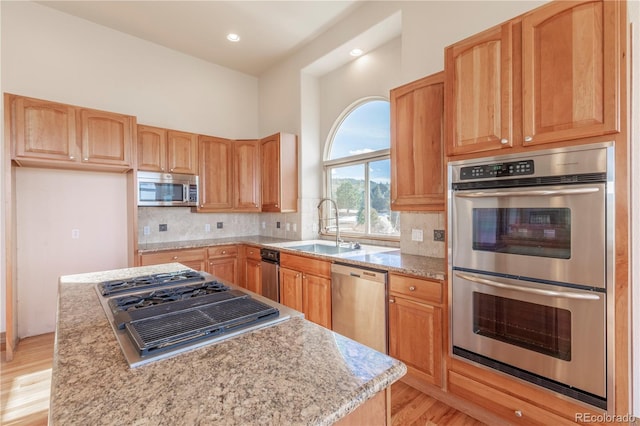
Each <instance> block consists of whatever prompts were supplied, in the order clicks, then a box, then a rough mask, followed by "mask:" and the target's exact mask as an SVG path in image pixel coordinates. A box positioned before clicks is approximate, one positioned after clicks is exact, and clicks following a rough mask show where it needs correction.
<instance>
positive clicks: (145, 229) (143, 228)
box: [142, 226, 151, 235]
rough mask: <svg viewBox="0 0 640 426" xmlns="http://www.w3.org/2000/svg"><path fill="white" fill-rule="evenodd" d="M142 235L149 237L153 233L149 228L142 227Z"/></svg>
mask: <svg viewBox="0 0 640 426" xmlns="http://www.w3.org/2000/svg"><path fill="white" fill-rule="evenodd" d="M142 233H143V234H144V235H149V234H150V233H151V228H149V227H148V226H144V227H142Z"/></svg>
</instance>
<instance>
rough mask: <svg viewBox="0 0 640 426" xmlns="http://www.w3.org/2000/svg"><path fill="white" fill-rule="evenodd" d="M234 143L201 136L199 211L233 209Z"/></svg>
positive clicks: (228, 140)
mask: <svg viewBox="0 0 640 426" xmlns="http://www.w3.org/2000/svg"><path fill="white" fill-rule="evenodd" d="M232 143H233V142H232V141H231V140H230V139H223V138H216V137H213V136H200V140H199V153H198V156H199V164H200V165H199V176H200V182H199V187H200V204H199V206H198V211H203V212H206V211H219V210H231V209H232V208H233V185H232V183H233V182H232V180H233V169H232V154H231V150H232V149H233V148H232Z"/></svg>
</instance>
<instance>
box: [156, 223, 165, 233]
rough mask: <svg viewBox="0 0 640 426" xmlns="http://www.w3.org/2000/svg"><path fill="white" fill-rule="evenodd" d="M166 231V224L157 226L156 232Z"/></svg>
mask: <svg viewBox="0 0 640 426" xmlns="http://www.w3.org/2000/svg"><path fill="white" fill-rule="evenodd" d="M166 230H167V224H166V223H161V224H160V225H158V231H160V232H164V231H166Z"/></svg>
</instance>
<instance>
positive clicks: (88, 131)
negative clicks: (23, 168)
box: [5, 95, 136, 171]
mask: <svg viewBox="0 0 640 426" xmlns="http://www.w3.org/2000/svg"><path fill="white" fill-rule="evenodd" d="M5 99H6V100H7V101H6V103H7V105H9V106H8V108H10V114H11V124H10V126H11V129H10V130H11V137H12V145H13V151H12V152H13V160H15V161H16V163H18V164H20V165H33V166H45V167H57V168H75V169H96V170H113V171H124V170H128V169H130V168H131V167H132V163H133V158H134V155H133V153H134V151H135V146H134V143H133V135H134V134H135V125H136V119H135V117H133V116H129V115H123V114H116V113H112V112H106V111H98V110H93V109H87V108H80V107H76V106H73V105H65V104H60V103H56V102H49V101H45V100H41V99H32V98H25V97H21V96H15V95H6V96H5Z"/></svg>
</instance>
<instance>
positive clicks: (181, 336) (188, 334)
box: [125, 295, 279, 356]
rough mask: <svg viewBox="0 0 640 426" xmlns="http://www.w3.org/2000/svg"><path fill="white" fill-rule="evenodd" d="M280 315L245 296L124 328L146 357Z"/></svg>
mask: <svg viewBox="0 0 640 426" xmlns="http://www.w3.org/2000/svg"><path fill="white" fill-rule="evenodd" d="M278 316H279V311H278V310H277V309H276V308H273V307H271V306H269V305H267V304H265V303H262V302H259V301H257V300H254V299H252V298H250V297H249V296H246V295H245V296H243V297H236V298H232V299H228V300H222V301H217V302H214V303H211V304H208V305H201V306H197V307H194V308H191V309H186V310H180V311H175V312H169V313H166V314H163V315H159V316H156V317H151V318H145V319H141V320H135V321H130V322H127V323H126V324H125V328H126V330H127V333H128V334H129V336H130V337H131V339H132V341H133V342H134V344H135V345H136V346H137V349H138V350H139V353H140V355H141V356H144V355H148V354H150V353H154V352H157V351H161V350H163V349H168V348H175V347H176V346H181V345H186V344H190V343H193V342H195V341H198V340H201V339H205V338H210V337H212V336H215V335H217V334H221V333H228V332H231V331H233V330H235V329H241V328H245V327H247V326H249V325H253V324H258V323H260V322H263V321H268V320H270V319H272V318H276V317H278Z"/></svg>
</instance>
